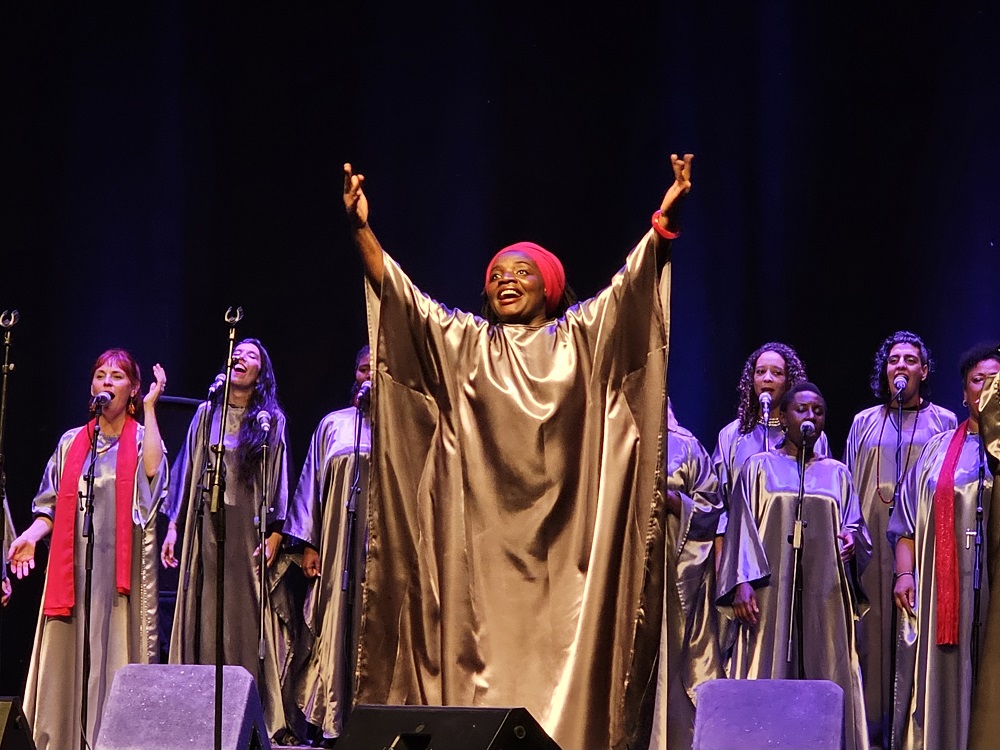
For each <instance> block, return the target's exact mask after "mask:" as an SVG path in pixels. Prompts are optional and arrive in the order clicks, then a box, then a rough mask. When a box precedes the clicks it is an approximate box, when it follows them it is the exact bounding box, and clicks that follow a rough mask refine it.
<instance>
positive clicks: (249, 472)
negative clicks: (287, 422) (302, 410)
mask: <svg viewBox="0 0 1000 750" xmlns="http://www.w3.org/2000/svg"><path fill="white" fill-rule="evenodd" d="M242 344H253V345H254V346H256V347H257V350H258V351H259V352H260V370H259V371H258V373H257V382H256V383H254V388H253V392H252V393H251V394H250V400H249V401H248V402H247V408H246V411H245V412H244V413H243V419H242V421H241V422H240V431H239V435H238V436H237V445H236V464H237V466H238V470H237V474H238V476H239V479H240V481H241V482H242V483H244V484H246V485H250V484H252V483H253V478H254V475H255V474H256V472H257V466H258V462H259V461H260V455H261V453H262V452H263V450H264V430H263V429H261V426H260V425H259V424H258V423H257V415H258V414H259V413H260V412H262V411H266V412H268V413H269V414H270V415H271V423H272V424H277V423H278V421H279V415H280V421H284V417H285V411H284V409H282V408H281V404H280V403H279V401H278V386H277V383H276V382H275V379H274V367H273V366H272V364H271V356H270V355H269V354H268V353H267V349H265V348H264V345H263V344H262V343H260V341H259V340H258V339H254V338H246V339H243V340H242V341H240V343H239V344H237V346H240V345H242Z"/></svg>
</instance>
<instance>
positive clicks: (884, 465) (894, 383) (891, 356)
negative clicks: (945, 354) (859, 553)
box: [844, 331, 958, 747]
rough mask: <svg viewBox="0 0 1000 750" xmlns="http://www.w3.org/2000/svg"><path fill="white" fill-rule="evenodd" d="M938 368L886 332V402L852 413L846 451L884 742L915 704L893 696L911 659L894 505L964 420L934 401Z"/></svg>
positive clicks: (878, 385)
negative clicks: (903, 637) (898, 665)
mask: <svg viewBox="0 0 1000 750" xmlns="http://www.w3.org/2000/svg"><path fill="white" fill-rule="evenodd" d="M933 369H934V362H933V360H932V359H931V354H930V351H929V350H928V348H927V345H926V344H924V342H923V340H922V339H921V338H920V337H919V336H917V335H916V334H915V333H911V332H910V331H896V332H895V333H893V334H892V335H891V336H888V337H886V338H885V339H884V340H883V341H882V343H881V344H880V345H879V347H878V349H877V350H876V352H875V357H874V363H873V366H872V371H871V377H870V379H869V382H870V385H871V390H872V394H873V395H874V396H875V398H876V399H879V401H880V402H881V403H879V404H877V405H875V406H872V407H869V408H867V409H864V410H862V411H860V412H858V414H856V415H855V416H854V420H853V422H852V423H851V429H850V432H849V433H848V435H847V445H846V448H845V450H844V463H845V464H847V467H848V468H849V469H850V470H851V476H852V477H853V479H854V486H855V488H856V489H857V491H858V499H859V500H860V502H861V513H862V515H863V516H864V518H865V523H866V525H867V526H868V531H869V533H870V534H871V536H872V544H873V549H872V561H871V564H869V565H868V567H867V568H866V569H865V572H864V575H863V576H862V579H861V585H862V586H863V587H864V590H865V593H866V594H867V596H868V600H869V602H870V604H871V609H869V611H868V613H867V614H866V615H865V617H864V620H862V621H861V623H860V624H859V627H858V653H859V655H860V658H861V673H862V675H863V677H864V687H865V708H866V714H867V716H868V732H869V737H870V739H871V742H872V744H873V745H879V746H882V747H888V746H889V740H890V732H891V730H892V722H893V721H894V719H893V716H894V715H895V717H896V718H895V721H896V722H898V721H899V720H901V719H902V718H903V717H905V714H906V712H907V711H908V709H909V697H908V696H902V700H901V701H895V703H896V707H895V708H893V702H894V701H893V695H892V694H893V676H894V672H895V671H896V670H895V662H896V660H897V659H899V658H902V659H904V660H905V659H907V658H912V654H911V655H910V657H907V656H904V655H902V654H900V646H899V645H898V642H897V628H896V627H895V622H896V620H897V615H896V614H895V612H894V604H893V594H892V590H893V577H892V574H893V547H892V546H891V545H890V544H889V541H888V538H887V537H886V529H887V527H888V524H889V516H890V511H891V510H892V508H893V507H894V506H895V505H896V503H897V501H898V498H899V489H900V488H901V487H902V483H903V481H904V478H905V476H906V474H907V472H908V471H909V470H910V469H911V468H912V467H913V465H914V462H915V461H916V460H917V456H918V455H919V454H920V449H921V448H922V447H923V445H924V444H925V443H926V442H927V441H928V440H930V438H931V437H933V436H934V435H937V434H938V433H940V432H943V431H945V430H954V429H955V426H956V425H957V424H958V420H957V419H956V418H955V414H954V412H952V411H951V410H949V409H945V408H944V407H942V406H938V405H937V404H933V403H931V401H930V400H929V399H928V393H929V390H928V375H929V374H930V373H931V371H932V370H933ZM908 640H909V641H912V639H908ZM904 642H905V641H904ZM911 645H912V644H911Z"/></svg>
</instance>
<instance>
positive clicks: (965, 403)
mask: <svg viewBox="0 0 1000 750" xmlns="http://www.w3.org/2000/svg"><path fill="white" fill-rule="evenodd" d="M968 405H969V402H968V400H967V399H964V398H963V399H962V406H968Z"/></svg>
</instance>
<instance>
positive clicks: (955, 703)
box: [888, 344, 1000, 750]
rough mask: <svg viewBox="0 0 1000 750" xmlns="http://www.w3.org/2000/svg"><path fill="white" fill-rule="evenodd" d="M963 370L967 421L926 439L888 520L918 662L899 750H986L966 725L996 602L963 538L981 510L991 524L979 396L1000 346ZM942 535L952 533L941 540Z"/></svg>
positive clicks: (902, 668) (902, 677)
mask: <svg viewBox="0 0 1000 750" xmlns="http://www.w3.org/2000/svg"><path fill="white" fill-rule="evenodd" d="M959 372H960V374H961V377H962V395H963V403H964V404H966V405H967V406H968V409H969V415H968V418H967V419H966V420H965V421H963V422H962V423H961V424H959V425H958V426H957V427H956V428H955V429H953V430H948V431H947V432H941V433H938V434H937V435H935V436H934V437H932V438H931V439H930V440H928V441H927V443H926V444H925V445H924V448H923V450H921V452H920V455H919V456H918V458H917V460H916V462H915V464H914V466H913V470H912V471H911V472H909V473H908V474H907V476H906V479H905V483H904V485H903V492H902V497H901V500H900V503H899V505H898V506H897V507H896V511H895V512H893V514H892V516H891V517H890V520H889V529H888V536H889V542H890V544H892V545H893V547H894V549H895V550H896V558H895V559H896V571H895V574H894V576H893V578H894V580H895V586H894V590H893V593H894V596H895V601H896V606H897V607H898V608H899V610H900V617H901V618H902V619H903V623H902V624H903V627H902V629H901V631H902V632H901V637H902V638H904V639H906V640H907V641H908V642H915V644H916V648H915V657H914V658H913V659H909V660H897V662H896V667H897V669H896V686H897V690H898V691H899V693H900V695H899V697H900V698H901V699H903V702H904V705H907V704H908V705H909V711H907V712H906V714H905V715H904V717H903V721H902V723H901V725H900V726H897V727H894V737H893V740H894V741H893V747H894V748H898V749H900V750H902V749H903V748H905V749H906V750H924V749H925V748H927V749H930V748H945V747H947V748H955V750H965V748H975V747H982V745H978V746H977V745H972V744H970V743H969V721H970V716H971V711H972V694H973V685H974V683H975V675H974V674H973V664H972V651H973V648H976V649H980V650H981V647H982V636H983V633H984V632H985V627H984V623H985V620H986V612H987V610H988V608H989V602H990V587H989V576H988V575H987V570H988V565H989V561H988V560H987V557H986V549H985V547H982V548H980V549H977V546H976V545H975V544H972V543H969V544H967V541H970V540H972V539H974V537H970V536H967V535H968V534H969V533H970V532H971V533H972V534H975V533H976V529H977V523H976V516H977V508H981V510H982V513H983V517H982V524H983V526H982V528H983V529H985V528H986V525H987V524H988V523H989V518H990V511H991V509H990V502H989V501H990V493H991V489H992V484H993V476H992V473H991V472H990V471H988V470H987V467H986V456H985V453H983V452H982V450H981V447H980V442H979V397H980V394H981V392H982V390H983V385H984V383H985V382H986V380H987V379H989V378H991V377H993V376H995V375H996V374H997V373H998V372H1000V352H998V351H997V347H996V345H995V344H984V345H982V346H978V347H975V348H973V349H971V350H970V351H968V352H966V353H965V354H964V355H963V357H962V361H961V363H960V365H959ZM942 528H947V529H948V530H949V531H950V533H948V534H944V533H941V529H942ZM977 554H978V555H979V562H978V566H977ZM977 567H978V569H979V570H980V571H981V572H982V577H981V579H980V580H981V586H980V603H979V606H980V608H979V618H980V627H979V628H975V627H974V621H975V616H976V607H975V593H974V590H973V584H974V580H975V571H976V569H977ZM974 639H975V641H976V642H975V643H973V640H974Z"/></svg>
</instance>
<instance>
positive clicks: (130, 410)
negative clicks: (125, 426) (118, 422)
mask: <svg viewBox="0 0 1000 750" xmlns="http://www.w3.org/2000/svg"><path fill="white" fill-rule="evenodd" d="M126 411H127V412H128V415H129V416H130V417H131V416H132V415H133V414H135V402H134V401H129V402H128V409H126Z"/></svg>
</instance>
